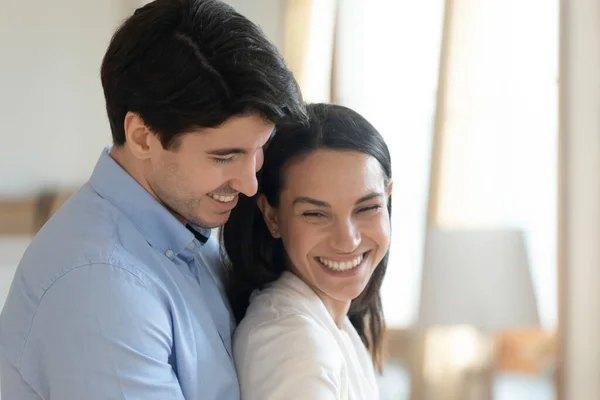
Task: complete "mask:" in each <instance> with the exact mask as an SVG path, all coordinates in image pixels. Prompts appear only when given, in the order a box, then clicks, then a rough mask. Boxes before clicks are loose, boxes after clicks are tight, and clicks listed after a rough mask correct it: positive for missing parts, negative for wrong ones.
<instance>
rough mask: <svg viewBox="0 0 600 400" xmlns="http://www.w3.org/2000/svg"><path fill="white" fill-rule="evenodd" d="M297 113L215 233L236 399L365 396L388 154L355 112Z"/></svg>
mask: <svg viewBox="0 0 600 400" xmlns="http://www.w3.org/2000/svg"><path fill="white" fill-rule="evenodd" d="M308 113H309V123H308V125H287V126H286V125H284V126H279V127H278V128H277V134H276V135H275V136H274V138H273V139H272V141H271V143H270V144H269V146H268V148H267V150H266V151H265V160H264V167H263V170H262V171H261V173H260V174H259V177H258V180H259V191H258V194H257V195H256V196H254V197H252V198H246V197H242V196H240V199H239V200H240V201H239V204H238V206H237V207H236V208H235V209H234V210H233V212H232V215H231V217H230V219H229V222H228V223H227V224H226V225H225V227H224V228H223V231H222V235H223V236H222V239H223V245H224V249H225V251H226V253H227V257H226V258H227V260H228V264H229V271H228V272H229V276H228V282H227V284H228V288H227V289H228V294H229V297H230V301H231V305H232V307H233V310H234V314H235V317H236V319H237V320H238V321H241V323H240V325H239V327H238V329H237V330H236V332H235V334H234V339H233V340H234V343H233V352H234V359H235V364H236V369H237V371H238V375H239V379H240V386H241V392H242V398H243V399H244V400H265V399H268V400H279V399H280V400H293V399H311V400H312V399H319V400H328V399H332V400H333V399H353V400H374V399H377V398H378V390H377V383H376V380H375V368H374V367H379V368H380V367H381V345H382V334H383V330H384V320H383V314H382V309H381V300H380V295H379V290H380V287H381V283H382V280H383V277H384V275H385V270H386V266H387V252H388V247H389V240H390V213H391V208H390V204H391V202H390V195H391V189H392V181H391V160H390V155H389V151H388V149H387V146H386V145H385V142H384V140H383V138H382V137H381V135H379V133H378V132H377V131H376V130H375V128H374V127H373V126H372V125H371V124H370V123H369V122H367V121H366V120H365V119H364V118H363V117H361V116H360V115H359V114H357V113H356V112H354V111H352V110H350V109H348V108H345V107H341V106H336V105H328V104H312V105H309V106H308Z"/></svg>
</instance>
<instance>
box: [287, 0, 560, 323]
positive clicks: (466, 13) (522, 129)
mask: <svg viewBox="0 0 600 400" xmlns="http://www.w3.org/2000/svg"><path fill="white" fill-rule="evenodd" d="M336 3H337V4H336ZM286 4H287V9H286V18H285V21H286V25H285V36H286V40H285V43H286V45H285V46H284V49H283V52H284V56H285V57H286V60H287V61H288V63H290V65H291V66H292V69H293V70H294V73H295V74H296V76H297V77H298V78H299V81H300V84H301V86H302V90H303V92H304V95H305V98H306V100H308V101H329V100H330V101H334V102H336V103H338V104H342V105H346V106H349V107H352V108H354V109H356V110H357V111H358V112H360V113H361V114H363V115H364V116H365V117H366V118H367V119H369V120H370V121H371V122H372V123H373V125H375V127H376V128H378V130H379V131H380V132H381V133H382V134H383V135H384V137H385V139H386V141H387V143H388V145H389V147H390V150H391V152H392V162H393V175H394V193H393V215H392V245H391V251H390V263H389V267H388V275H387V278H386V281H385V284H384V287H383V302H384V308H385V313H386V317H387V320H388V323H389V325H390V326H392V327H394V326H396V327H398V326H408V325H411V324H412V323H413V322H414V321H415V318H416V312H417V308H418V307H417V306H418V296H419V287H420V278H421V267H422V261H423V260H422V257H423V247H424V238H425V228H426V225H427V211H428V199H429V195H430V194H429V189H430V188H429V184H430V182H429V178H430V172H432V171H431V166H432V165H434V166H435V167H436V169H435V170H434V171H433V172H434V175H433V176H435V179H434V180H433V181H432V184H433V187H432V196H433V197H434V200H435V201H434V203H433V206H434V210H433V213H432V215H433V217H434V218H433V219H431V220H430V221H429V222H430V223H433V224H435V225H437V226H441V227H452V228H460V227H472V228H482V227H516V228H520V229H522V230H523V231H524V232H525V235H526V240H527V245H528V252H529V255H530V261H531V265H532V272H533V273H532V275H533V279H534V285H535V288H536V292H537V293H536V294H537V299H538V303H539V308H540V315H541V318H542V323H543V325H545V326H548V327H554V326H555V324H556V319H557V306H556V304H557V291H556V286H557V285H556V282H557V276H556V213H557V212H556V198H557V195H556V192H557V188H556V181H557V166H556V161H557V160H556V154H557V107H558V106H557V73H558V61H557V60H558V11H559V6H558V0H520V1H518V0H504V1H495V0H422V1H412V0H396V1H388V0H368V1H367V0H344V1H339V2H335V1H333V0H327V1H324V2H320V1H316V0H304V1H303V0H288V1H287V2H286ZM446 7H450V8H451V11H452V18H451V19H452V24H451V26H450V29H446V34H447V35H448V36H447V37H446V38H445V40H446V43H447V45H448V47H447V49H446V50H447V53H446V56H447V58H446V59H445V60H444V63H442V70H441V71H440V49H441V43H442V40H441V39H442V34H443V33H442V27H443V16H444V9H445V8H446ZM332 71H333V74H332ZM440 76H443V77H444V79H443V80H442V81H443V83H444V85H445V86H444V87H443V88H442V89H443V90H441V91H440V92H438V78H439V77H440ZM436 112H437V114H436ZM436 115H437V121H438V124H437V129H438V131H437V133H436V138H439V139H438V140H437V141H436V147H437V148H436V152H434V156H435V157H436V158H435V159H433V160H432V138H433V130H434V121H435V120H436ZM432 161H434V162H433V163H432Z"/></svg>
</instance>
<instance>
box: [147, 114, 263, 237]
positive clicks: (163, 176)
mask: <svg viewBox="0 0 600 400" xmlns="http://www.w3.org/2000/svg"><path fill="white" fill-rule="evenodd" d="M273 129H274V125H273V124H272V123H270V122H266V121H264V120H263V119H262V118H260V117H258V116H253V115H251V116H242V117H234V118H231V119H230V120H228V121H227V122H225V123H224V124H223V125H221V126H220V127H218V128H203V129H200V130H197V131H193V132H190V133H187V134H185V135H182V136H181V137H180V138H178V139H177V140H178V141H179V143H178V144H175V145H174V147H173V148H171V149H169V150H165V149H163V148H162V146H159V149H157V150H156V151H154V153H153V154H152V157H151V159H150V162H149V163H148V164H147V169H146V171H145V175H146V179H147V182H148V185H149V186H150V189H151V190H152V191H153V192H154V195H155V196H156V197H157V198H158V200H160V201H161V202H162V203H163V204H164V205H165V207H167V208H168V209H169V210H170V211H171V212H173V213H174V214H175V216H176V217H178V218H179V219H180V220H184V221H185V222H191V223H193V224H196V225H199V226H202V227H204V228H215V227H218V226H221V225H223V224H224V223H225V222H226V221H227V219H228V218H229V214H230V212H231V210H232V209H233V208H234V207H235V206H236V204H237V201H238V195H239V193H243V194H244V195H246V196H253V195H254V194H255V193H256V191H257V186H258V184H257V181H256V172H257V171H258V170H260V168H261V167H262V164H263V146H264V145H265V144H266V143H267V141H268V140H269V138H270V136H271V134H272V132H273Z"/></svg>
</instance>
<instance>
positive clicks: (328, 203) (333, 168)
mask: <svg viewBox="0 0 600 400" xmlns="http://www.w3.org/2000/svg"><path fill="white" fill-rule="evenodd" d="M282 182H283V185H282V191H281V194H280V202H279V207H278V208H277V209H273V208H271V207H270V206H269V205H268V203H267V202H266V200H265V199H264V197H262V198H261V200H260V205H261V209H262V210H263V214H264V215H265V220H266V222H267V225H268V226H269V229H270V230H271V232H272V233H273V234H274V236H276V237H280V238H281V240H282V241H283V245H284V247H285V251H286V253H287V256H288V260H289V269H291V270H292V271H293V272H295V273H296V275H298V276H299V277H300V278H302V279H303V280H304V281H305V282H306V283H307V284H308V285H309V286H311V287H312V288H313V290H315V292H316V293H317V294H318V295H319V296H320V297H321V298H322V299H323V300H324V301H325V302H328V301H330V300H332V301H342V302H344V303H346V302H349V301H351V300H353V299H355V298H356V297H358V296H359V295H360V294H361V292H362V291H363V290H364V288H365V287H366V285H367V283H368V282H369V279H370V278H371V275H372V274H373V271H374V270H375V268H376V267H377V265H378V264H379V262H380V261H381V260H382V258H383V257H384V256H385V254H386V252H387V250H388V246H389V241H390V216H389V213H388V209H387V202H388V199H389V196H390V194H391V193H390V192H391V183H390V184H387V183H386V182H385V178H384V174H383V170H382V168H381V165H380V164H379V162H378V161H377V160H376V159H375V158H373V157H372V156H370V155H367V154H363V153H359V152H353V151H335V150H318V151H315V152H313V153H311V154H309V155H308V156H306V157H304V158H302V159H300V160H298V161H295V162H292V163H291V164H290V165H288V166H287V167H286V169H285V171H284V175H283V176H282Z"/></svg>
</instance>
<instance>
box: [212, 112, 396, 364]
mask: <svg viewBox="0 0 600 400" xmlns="http://www.w3.org/2000/svg"><path fill="white" fill-rule="evenodd" d="M307 111H308V118H309V120H308V123H304V124H301V123H288V124H282V125H279V126H277V128H276V129H277V130H276V134H275V136H274V137H273V139H272V140H271V142H270V143H269V145H268V147H267V149H266V150H265V159H264V166H263V169H262V170H261V171H260V173H259V174H258V185H259V188H258V193H257V195H255V196H253V197H250V198H248V197H245V196H243V195H240V198H239V202H238V205H237V207H236V208H234V209H233V211H232V213H231V216H230V218H229V221H228V222H227V223H226V224H225V226H223V228H222V230H221V240H222V245H223V246H222V249H223V251H224V254H223V259H224V261H225V263H226V265H227V270H226V271H227V276H226V277H227V278H226V287H227V292H228V296H229V300H230V302H231V306H232V308H233V312H234V315H235V317H236V319H237V320H238V322H239V321H240V320H241V319H242V318H243V317H244V315H245V313H246V309H247V308H248V304H249V297H250V294H251V293H252V291H254V290H255V289H262V288H264V287H265V285H267V284H269V283H271V282H273V281H275V280H276V279H277V278H279V277H280V275H281V274H282V272H283V271H284V270H285V269H286V263H285V253H284V251H285V250H284V248H283V244H282V241H281V240H279V239H274V238H273V237H272V236H271V234H270V232H269V229H268V228H267V225H266V224H265V222H264V219H263V216H262V214H261V212H260V210H259V208H258V205H257V198H258V196H259V195H260V194H264V195H265V197H266V199H267V201H268V202H269V204H270V205H271V206H272V207H278V205H279V196H280V193H281V189H282V185H284V184H285V182H284V181H283V179H284V176H285V171H286V167H287V166H288V165H289V164H290V162H292V161H294V160H298V159H301V158H302V157H305V156H307V155H308V154H310V153H312V152H314V151H316V150H319V149H327V150H339V151H357V152H361V153H364V154H368V155H370V156H372V157H373V158H375V159H376V160H377V161H379V164H380V165H381V168H382V171H383V174H384V177H385V180H386V181H387V182H389V181H390V180H391V178H392V167H391V159H390V153H389V151H388V148H387V146H386V144H385V141H384V140H383V138H382V137H381V135H380V134H379V133H378V132H377V130H376V129H375V128H374V127H373V126H372V125H371V124H370V123H369V122H368V121H367V120H366V119H365V118H363V117H362V116H361V115H359V114H358V113H356V112H355V111H353V110H351V109H349V108H346V107H342V106H338V105H332V104H310V105H308V107H307ZM388 211H389V213H390V216H391V211H392V210H391V199H390V200H389V201H388ZM387 259H388V255H387V253H386V255H385V257H384V258H383V259H382V260H381V262H380V263H379V265H378V266H377V268H376V269H375V271H374V272H373V276H372V277H371V280H370V281H369V283H368V284H367V286H366V288H365V290H364V291H363V292H362V293H361V295H360V296H359V297H357V298H356V299H354V300H353V301H352V304H351V306H350V310H349V312H348V317H349V319H350V321H351V322H352V324H353V325H354V327H355V329H356V330H357V332H358V334H359V336H360V337H361V339H362V341H363V342H364V343H365V345H366V346H367V348H368V349H369V351H370V353H371V356H372V358H373V362H374V363H375V365H376V366H378V367H379V368H381V361H382V360H381V358H382V354H381V353H382V335H383V332H384V329H385V321H384V318H383V311H382V305H381V297H380V288H381V283H382V281H383V277H384V275H385V271H386V268H387Z"/></svg>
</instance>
